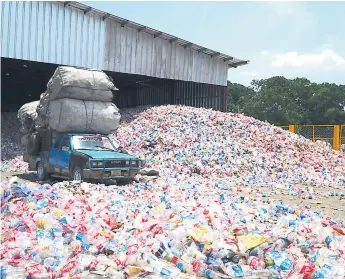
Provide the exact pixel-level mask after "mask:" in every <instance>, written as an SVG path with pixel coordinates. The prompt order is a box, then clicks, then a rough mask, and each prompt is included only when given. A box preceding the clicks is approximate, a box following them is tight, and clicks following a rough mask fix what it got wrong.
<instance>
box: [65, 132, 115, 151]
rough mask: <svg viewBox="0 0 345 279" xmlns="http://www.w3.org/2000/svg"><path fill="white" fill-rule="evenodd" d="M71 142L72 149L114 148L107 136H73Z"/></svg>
mask: <svg viewBox="0 0 345 279" xmlns="http://www.w3.org/2000/svg"><path fill="white" fill-rule="evenodd" d="M72 143H73V148H74V149H90V150H104V149H107V150H113V151H115V150H116V148H115V146H114V145H113V144H112V143H111V141H110V140H109V138H107V137H103V136H73V139H72Z"/></svg>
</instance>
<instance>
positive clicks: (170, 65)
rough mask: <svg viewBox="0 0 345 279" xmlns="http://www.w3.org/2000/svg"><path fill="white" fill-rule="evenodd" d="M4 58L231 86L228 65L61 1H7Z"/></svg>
mask: <svg viewBox="0 0 345 279" xmlns="http://www.w3.org/2000/svg"><path fill="white" fill-rule="evenodd" d="M1 56H2V57H7V58H16V59H23V60H31V61H38V62H45V63H53V64H63V65H72V66H80V67H88V68H98V69H102V70H109V71H115V72H123V73H128V74H140V75H146V76H152V77H158V78H167V79H178V80H184V81H194V82H202V83H209V84H217V85H226V80H227V71H228V66H227V63H226V62H223V61H222V60H221V59H218V58H216V57H214V58H212V57H210V56H209V55H206V54H204V53H198V52H197V51H196V50H194V49H191V48H186V49H185V48H184V47H183V46H181V45H178V44H176V43H170V42H169V41H168V40H164V39H162V38H159V37H158V38H154V35H153V34H149V33H145V32H138V30H136V29H134V28H132V27H130V26H127V25H126V26H124V27H121V25H120V23H117V22H114V21H113V20H111V19H109V18H108V19H106V20H105V21H103V20H102V18H101V16H100V15H98V14H95V13H94V12H93V11H90V12H89V13H87V14H84V12H83V11H81V10H79V9H77V8H74V7H68V6H67V7H64V5H63V4H62V3H59V2H38V1H32V2H24V1H23V2H6V1H4V2H2V3H1Z"/></svg>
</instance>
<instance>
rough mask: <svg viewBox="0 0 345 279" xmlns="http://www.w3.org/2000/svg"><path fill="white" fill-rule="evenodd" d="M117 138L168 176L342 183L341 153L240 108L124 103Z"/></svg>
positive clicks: (258, 182) (257, 182) (344, 169)
mask: <svg viewBox="0 0 345 279" xmlns="http://www.w3.org/2000/svg"><path fill="white" fill-rule="evenodd" d="M121 113H122V118H123V119H122V124H121V126H120V128H119V130H118V132H117V133H116V137H117V138H118V140H119V141H120V144H121V145H122V146H124V147H125V149H127V150H128V151H130V152H131V153H134V154H136V155H140V156H142V157H144V158H145V159H146V160H148V163H149V165H150V167H152V168H154V169H157V170H159V171H160V172H161V173H164V174H166V175H169V176H176V175H185V176H188V177H199V176H202V177H206V178H211V177H212V178H223V177H225V178H226V180H227V181H233V183H234V184H238V183H242V184H243V185H277V184H280V185H285V186H286V187H288V186H289V185H291V184H295V183H306V184H309V185H321V186H333V187H335V186H339V185H340V186H342V185H345V154H344V153H342V152H340V151H336V150H333V149H332V148H331V147H330V146H329V145H328V144H327V143H325V142H321V141H320V142H316V143H313V142H312V141H310V140H307V139H305V138H303V137H301V136H299V135H297V134H293V133H290V132H288V131H284V130H283V129H281V128H278V127H276V126H273V125H270V124H269V123H267V122H261V121H259V120H256V119H254V118H251V117H247V116H244V115H242V114H232V113H222V112H218V111H213V110H210V109H202V108H192V107H185V106H172V105H170V106H159V107H152V108H144V107H142V108H139V109H138V108H136V109H129V110H126V111H123V112H121Z"/></svg>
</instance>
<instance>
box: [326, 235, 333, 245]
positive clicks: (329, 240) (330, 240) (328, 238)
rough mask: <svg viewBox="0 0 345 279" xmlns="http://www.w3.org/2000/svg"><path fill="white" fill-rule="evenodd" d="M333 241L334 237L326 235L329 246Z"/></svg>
mask: <svg viewBox="0 0 345 279" xmlns="http://www.w3.org/2000/svg"><path fill="white" fill-rule="evenodd" d="M332 241H333V239H332V237H330V236H326V238H325V242H326V245H327V246H329V245H330V244H331V242H332Z"/></svg>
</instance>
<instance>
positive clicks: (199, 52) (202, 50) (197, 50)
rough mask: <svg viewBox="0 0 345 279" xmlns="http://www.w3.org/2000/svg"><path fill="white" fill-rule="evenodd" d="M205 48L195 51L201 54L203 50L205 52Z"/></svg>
mask: <svg viewBox="0 0 345 279" xmlns="http://www.w3.org/2000/svg"><path fill="white" fill-rule="evenodd" d="M206 49H207V48H206V47H202V48H199V49H198V50H197V52H199V53H200V52H202V51H204V50H206Z"/></svg>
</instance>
